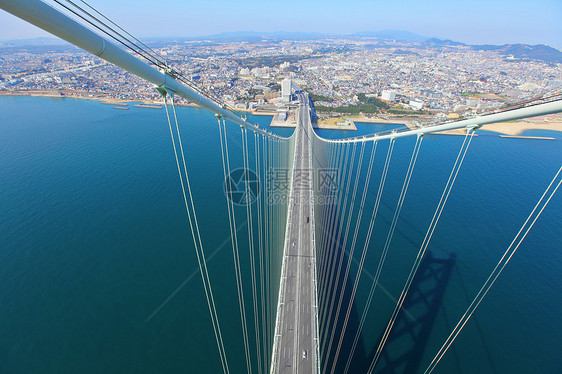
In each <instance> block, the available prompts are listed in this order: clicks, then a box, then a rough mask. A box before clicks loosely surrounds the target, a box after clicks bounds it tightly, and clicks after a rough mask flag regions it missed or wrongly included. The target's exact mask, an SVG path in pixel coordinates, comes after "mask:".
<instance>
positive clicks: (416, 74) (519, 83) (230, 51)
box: [0, 37, 562, 118]
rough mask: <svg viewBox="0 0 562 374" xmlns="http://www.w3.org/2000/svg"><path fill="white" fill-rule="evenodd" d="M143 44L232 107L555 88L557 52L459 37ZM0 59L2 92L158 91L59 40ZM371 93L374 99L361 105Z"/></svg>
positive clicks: (327, 107) (416, 109)
mask: <svg viewBox="0 0 562 374" xmlns="http://www.w3.org/2000/svg"><path fill="white" fill-rule="evenodd" d="M151 46H152V48H153V49H154V50H155V51H156V53H158V54H159V55H160V56H162V58H164V59H166V60H167V61H168V62H169V63H170V65H171V66H174V68H175V69H176V70H178V71H180V72H181V73H182V74H183V75H184V76H186V77H188V78H189V79H191V80H192V81H193V82H194V83H195V84H197V85H199V86H201V87H204V88H205V89H207V90H209V91H211V92H213V93H214V94H216V95H217V96H218V97H220V98H221V99H222V100H223V101H225V102H227V103H228V104H229V105H231V106H233V107H236V108H238V109H250V110H253V109H256V108H261V109H265V110H275V109H278V108H279V107H282V106H283V105H285V104H286V103H287V101H288V93H287V90H288V87H291V84H293V85H296V86H298V87H301V88H303V89H306V90H307V91H308V92H310V93H311V94H312V97H313V99H314V100H315V102H316V104H317V105H318V106H319V108H320V111H322V110H324V111H332V112H337V111H339V110H343V111H344V112H345V109H342V108H347V110H348V112H349V110H350V108H354V106H357V108H358V109H357V111H361V112H365V111H367V113H368V112H369V109H372V112H373V113H374V112H377V113H382V112H385V113H386V112H387V111H388V112H389V113H390V114H392V113H395V114H407V113H409V112H410V111H411V112H412V113H414V114H415V113H418V114H420V113H421V112H420V111H424V112H430V113H431V114H433V115H436V116H437V118H438V117H444V116H449V117H458V116H463V115H473V114H474V113H475V112H476V111H479V110H480V111H482V110H489V109H494V108H497V107H501V106H503V105H505V104H506V103H508V102H514V101H515V102H516V101H521V100H524V99H527V98H533V97H536V96H537V95H540V94H544V93H547V92H551V91H555V90H559V89H560V88H562V63H560V62H547V61H541V60H537V59H530V58H518V57H517V56H513V55H506V54H505V53H504V54H502V53H500V52H499V51H497V50H479V49H476V48H473V47H472V46H467V45H462V44H460V43H436V42H432V43H428V42H401V41H393V40H380V39H376V38H368V37H364V38H344V37H342V38H332V39H319V40H302V41H301V40H279V41H278V40H269V39H263V40H260V41H255V40H254V41H222V42H217V41H210V40H180V41H170V42H153V43H151ZM0 62H1V63H0V92H1V93H4V94H6V93H20V94H21V93H24V94H25V93H35V94H52V95H68V96H81V97H86V98H88V97H90V98H111V99H118V100H134V101H152V100H158V94H157V93H156V91H155V90H154V88H153V87H152V86H151V85H150V84H147V83H146V82H144V81H142V80H140V79H139V78H137V77H135V76H132V75H131V74H129V73H127V72H124V71H123V70H121V69H119V68H116V67H114V66H112V65H110V64H108V63H106V62H104V61H102V60H101V59H98V58H96V57H93V56H91V55H89V54H87V53H86V52H83V51H81V50H79V49H77V48H75V47H71V46H68V45H62V44H58V45H39V46H37V45H35V46H21V47H10V46H5V47H3V48H0ZM373 98H375V99H377V101H376V102H374V101H372V99H373ZM379 100H380V101H379ZM379 102H380V103H382V104H384V105H378V106H377V105H375V106H374V107H373V106H372V105H371V106H369V105H370V104H373V103H375V104H377V103H379ZM184 103H185V102H184ZM358 104H366V105H367V106H365V105H361V106H358Z"/></svg>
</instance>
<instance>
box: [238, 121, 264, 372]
mask: <svg viewBox="0 0 562 374" xmlns="http://www.w3.org/2000/svg"><path fill="white" fill-rule="evenodd" d="M240 133H241V135H242V158H243V164H244V182H245V183H244V189H245V191H244V196H245V205H246V219H247V221H248V249H249V256H250V278H251V285H252V305H253V308H254V309H253V310H254V333H255V337H256V355H257V363H258V373H261V372H262V367H261V365H262V361H261V342H260V329H259V314H258V300H257V299H258V296H257V287H256V266H255V265H256V264H255V261H256V257H255V253H254V224H253V216H252V196H251V194H252V191H251V189H250V180H249V177H248V174H249V168H250V166H249V162H248V153H249V147H248V132H247V130H246V128H244V127H242V126H241V127H240Z"/></svg>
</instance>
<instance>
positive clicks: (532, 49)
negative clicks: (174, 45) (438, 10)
mask: <svg viewBox="0 0 562 374" xmlns="http://www.w3.org/2000/svg"><path fill="white" fill-rule="evenodd" d="M327 38H353V39H357V38H377V39H381V40H396V41H401V42H414V43H422V45H425V46H427V47H459V46H467V47H470V48H472V49H474V50H477V51H495V52H498V53H500V54H502V55H504V56H513V57H514V58H515V59H532V60H539V61H545V62H548V63H557V62H558V63H562V52H561V51H559V50H557V49H555V48H552V47H549V46H547V45H544V44H537V45H528V44H504V45H490V44H483V45H470V44H465V43H461V42H457V41H454V40H450V39H439V38H429V37H425V36H422V35H419V34H416V33H413V32H410V31H403V30H382V31H363V32H356V33H353V34H349V35H338V34H327V33H316V32H287V31H276V32H259V31H235V32H222V33H219V34H214V35H208V36H200V37H191V38H189V37H181V38H177V37H168V38H144V39H145V40H146V39H148V41H147V42H148V43H149V44H150V45H151V46H152V47H154V48H158V47H160V46H164V45H165V44H166V43H168V42H170V41H172V40H175V41H186V40H189V41H199V42H200V43H207V44H209V43H211V44H214V43H228V42H248V43H258V42H263V41H271V42H277V41H281V40H322V39H327ZM47 46H56V47H57V49H60V48H69V47H71V45H70V44H68V43H67V42H65V41H63V40H61V39H57V38H48V37H42V38H34V39H17V40H0V48H5V49H4V50H9V49H10V48H16V49H20V48H24V47H33V49H34V50H36V52H39V51H43V50H44V49H45V48H47ZM373 47H375V48H377V45H373Z"/></svg>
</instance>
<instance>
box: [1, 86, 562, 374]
mask: <svg viewBox="0 0 562 374" xmlns="http://www.w3.org/2000/svg"><path fill="white" fill-rule="evenodd" d="M0 113H1V119H0V284H2V289H1V290H0V372H2V373H76V372H80V373H102V372H103V373H106V372H120V373H128V372H131V373H133V372H134V373H155V372H161V373H169V372H174V373H175V372H188V373H216V372H220V371H221V369H220V362H219V360H218V354H217V352H216V345H215V341H214V337H213V335H212V328H211V322H210V319H209V317H208V310H207V306H206V303H205V298H204V293H203V290H202V283H201V280H200V277H199V274H198V272H197V269H198V268H197V260H196V257H195V254H194V252H193V249H192V247H193V245H192V242H191V237H190V233H189V232H188V229H187V226H186V219H185V212H184V207H183V201H182V196H181V190H180V188H179V183H178V180H177V170H176V165H175V160H174V156H173V152H172V148H171V143H170V138H169V133H168V127H167V122H166V119H165V114H164V111H163V110H156V109H147V108H135V107H132V106H131V108H130V110H127V111H122V110H116V109H113V107H112V106H110V105H104V104H101V103H99V102H93V101H85V100H76V99H48V98H32V97H0ZM178 115H179V120H180V124H182V126H183V127H184V128H185V130H184V132H183V134H184V137H183V139H184V142H185V144H184V148H185V149H186V154H187V156H188V160H187V161H188V164H189V165H190V166H189V169H190V178H191V180H192V181H193V188H194V196H195V201H196V209H197V211H198V212H200V213H199V219H200V226H201V228H202V235H203V237H204V238H205V240H206V242H205V246H206V248H208V254H210V253H213V252H215V255H214V256H213V257H212V258H211V259H210V260H209V271H210V275H211V279H212V280H213V287H214V291H215V294H216V295H217V298H216V300H217V308H218V310H219V313H220V319H221V324H223V326H224V329H225V334H224V338H225V345H226V347H227V355H228V359H229V363H230V364H231V367H232V369H231V370H232V371H231V372H242V370H243V368H244V362H243V360H244V358H243V356H244V354H243V347H242V343H241V338H240V336H241V331H240V327H239V326H240V323H239V315H238V314H237V299H236V288H235V278H234V272H233V270H232V266H233V265H232V253H231V249H230V247H229V245H224V244H223V243H224V242H225V240H226V239H227V238H228V236H229V229H228V219H227V217H226V205H225V203H224V195H223V192H222V183H223V175H222V169H221V161H220V148H219V146H220V145H219V143H218V136H217V135H218V128H217V124H216V119H215V117H214V116H213V115H212V114H210V113H208V112H206V111H204V110H200V109H195V108H178ZM251 119H252V121H255V122H259V123H260V124H261V125H262V126H267V123H268V122H269V118H268V117H252V118H251ZM362 126H364V127H361V129H360V132H361V133H368V132H372V131H370V129H375V128H376V129H375V130H374V131H378V130H379V128H378V127H376V126H375V125H368V124H365V125H362ZM369 126H373V127H369ZM379 126H380V125H379ZM234 127H236V126H234ZM274 131H277V130H274ZM280 131H285V132H284V133H283V135H288V134H290V130H286V129H281V130H280ZM321 135H323V136H330V137H336V136H354V135H356V133H354V134H341V133H336V132H332V133H330V134H329V135H328V133H327V132H326V133H324V132H321ZM528 135H539V136H554V137H556V138H557V139H556V140H527V139H505V138H499V137H497V136H493V134H489V133H482V134H481V136H478V137H475V138H474V140H473V144H472V145H471V148H470V150H469V153H468V155H467V158H466V160H465V164H464V166H463V169H462V170H461V173H460V174H459V177H458V179H457V181H456V185H455V189H454V190H453V193H452V194H451V197H450V199H449V201H448V204H447V207H446V209H445V211H444V213H443V216H442V218H441V221H440V224H439V226H438V228H437V230H436V232H435V235H434V237H433V239H432V243H431V245H430V247H429V250H430V251H431V254H432V256H433V258H435V259H447V258H451V256H453V257H454V262H452V263H451V262H450V263H446V266H444V267H446V268H447V269H446V270H447V271H448V272H449V273H448V274H449V275H448V277H447V278H446V282H444V283H442V284H440V285H439V287H437V286H433V289H430V290H429V291H432V290H433V291H435V290H436V289H439V291H440V292H441V293H442V295H441V297H442V301H441V303H440V304H439V305H438V307H436V308H435V310H434V313H433V314H432V317H433V321H432V322H431V323H429V322H428V323H426V324H425V325H424V326H430V327H431V329H430V331H429V332H428V333H427V336H426V337H425V339H424V340H423V342H424V344H423V347H422V348H420V347H417V348H416V349H413V350H412V351H415V352H417V353H418V354H419V355H421V357H420V358H419V361H420V363H419V365H418V366H417V367H416V370H415V371H418V372H419V371H421V372H423V370H424V369H425V367H426V366H427V364H428V363H429V361H431V358H432V357H433V355H434V354H435V353H436V352H437V350H438V349H439V347H440V346H441V344H442V343H443V341H444V340H445V338H446V337H447V335H448V333H449V332H450V331H451V329H452V328H453V327H454V325H455V324H456V321H457V320H458V319H459V318H460V316H461V315H462V313H463V312H464V310H465V309H466V307H467V306H468V304H469V303H470V300H471V299H472V297H473V296H474V295H475V294H476V292H477V291H478V289H479V287H480V286H481V284H482V283H483V282H484V280H485V279H486V277H487V275H488V274H489V273H490V271H491V270H492V269H493V267H494V265H495V264H496V262H497V261H498V260H499V258H500V257H501V255H502V253H503V251H504V250H505V249H506V248H507V246H508V245H509V243H510V242H511V240H512V239H513V237H514V236H515V234H516V233H517V231H518V230H519V228H520V226H521V225H522V223H523V222H524V220H525V218H526V216H527V214H528V213H529V212H530V211H531V209H532V208H533V206H534V204H535V203H536V201H537V200H538V198H539V197H540V195H541V194H542V192H543V191H544V189H545V188H546V186H547V185H548V183H549V182H550V179H551V178H552V177H553V176H554V174H555V173H556V171H557V170H558V168H559V167H560V165H561V164H562V143H561V141H562V140H561V139H560V135H559V134H558V133H550V132H545V131H541V132H540V133H532V134H531V133H529V134H528ZM461 142H462V137H457V136H438V135H436V136H427V137H425V139H424V140H423V143H422V149H421V152H420V156H419V157H420V158H419V160H418V164H417V166H416V169H415V171H414V175H413V177H412V184H411V186H410V190H409V192H408V195H407V198H406V201H405V204H404V208H403V211H402V215H401V219H400V221H399V223H398V227H397V234H396V237H395V239H394V241H393V245H392V247H391V248H390V255H389V259H388V263H387V265H386V268H385V270H386V271H385V273H384V274H383V275H382V278H381V284H382V285H383V286H384V288H385V290H386V291H387V293H385V292H383V291H382V290H378V291H377V293H376V294H375V300H376V301H377V303H376V307H371V311H370V314H369V324H368V326H366V331H365V334H364V337H363V339H362V341H363V346H364V350H365V351H366V352H369V351H371V350H372V348H373V346H374V344H375V343H376V340H377V338H378V336H379V334H380V331H381V329H382V328H384V325H385V324H386V321H387V317H385V316H388V314H389V313H390V312H391V311H392V308H393V306H394V304H393V301H392V299H391V298H390V297H389V296H388V294H390V295H394V297H396V296H397V295H399V293H400V290H401V288H402V285H403V282H404V279H405V275H406V274H407V272H408V271H409V267H410V266H411V263H412V261H413V258H414V257H415V253H416V251H417V246H418V245H419V243H420V242H421V240H422V239H423V234H424V233H425V230H426V229H427V225H428V223H429V220H430V219H431V214H432V213H433V209H434V207H435V205H436V203H437V201H438V199H439V196H440V194H441V191H442V188H443V186H444V184H445V182H446V179H447V177H448V173H449V171H450V167H451V166H452V162H453V161H454V158H455V157H456V154H457V151H458V148H459V146H460V143H461ZM231 144H232V147H236V141H235V139H233V141H232V142H231ZM412 145H413V139H410V140H405V141H401V142H397V145H396V150H395V156H394V159H393V163H392V164H391V171H389V180H388V182H387V187H386V191H388V192H386V193H387V195H385V198H384V200H383V205H382V207H381V219H380V220H379V221H378V222H377V226H376V228H375V235H374V242H375V244H376V245H375V248H378V247H380V244H381V242H382V243H384V239H385V232H384V230H385V225H387V224H388V222H389V220H390V219H391V218H392V214H393V209H394V204H395V201H394V199H395V198H396V195H397V193H398V192H399V190H400V188H401V183H402V181H403V177H404V175H403V172H404V171H405V166H406V165H407V162H408V161H409V156H410V152H411V147H412ZM383 148H384V147H382V146H381V149H380V150H378V151H377V152H381V153H380V154H382V152H383V151H384V149H383ZM376 160H377V163H376V164H375V168H374V170H373V175H378V174H377V173H380V168H381V166H382V162H381V158H380V157H377V158H376ZM561 222H562V194H561V193H558V194H557V195H556V196H555V197H554V198H553V199H552V201H551V203H550V205H549V207H548V208H547V209H546V210H545V211H544V213H543V216H542V217H541V218H540V220H539V221H538V222H537V224H536V225H535V227H534V229H533V230H532V231H531V233H530V234H529V235H528V237H527V239H526V241H525V242H524V244H523V245H522V246H521V248H520V249H519V251H518V252H517V254H516V255H515V256H514V257H513V259H512V261H511V262H510V264H509V265H508V267H507V268H506V269H505V271H504V273H503V274H502V276H501V277H500V279H499V280H498V282H497V284H496V285H495V287H494V288H493V289H492V291H491V292H490V294H489V295H488V297H487V298H486V299H485V301H484V302H483V303H482V305H481V307H480V308H479V310H478V311H477V312H476V314H475V315H474V317H473V319H472V320H471V321H470V322H469V323H468V324H467V326H466V328H465V329H464V330H463V332H462V333H461V335H459V338H458V339H457V341H456V342H455V344H454V345H453V347H452V348H451V350H450V351H449V352H448V353H447V355H445V357H444V359H443V361H442V363H441V364H440V366H438V369H437V370H436V372H439V373H451V372H458V373H475V372H479V373H510V372H518V373H558V372H561V371H562V358H561V357H560V355H559V349H560V347H561V346H562V334H561V332H562V278H561V277H560V272H561V270H562V255H561V250H562V228H561ZM361 224H365V223H361ZM377 246H378V247H377ZM357 256H358V254H356V255H355V256H354V257H357ZM378 258H379V253H378V252H377V251H376V250H373V251H372V253H370V254H369V256H368V258H367V261H366V265H365V268H366V269H367V270H368V271H369V272H370V273H373V272H374V269H376V265H377V261H378ZM441 265H442V263H441V262H439V261H435V262H434V264H433V266H434V267H433V268H432V267H431V264H430V265H428V269H430V270H431V269H433V270H434V271H436V272H438V271H442V268H441V267H440V266H441ZM369 281H370V279H369V277H368V276H367V275H365V276H362V278H361V283H360V286H359V287H360V288H359V292H358V295H359V296H358V300H357V308H358V309H362V308H363V304H362V303H364V299H365V293H366V292H367V290H368V287H369ZM182 285H183V286H182ZM422 289H423V287H421V288H420V290H422ZM176 290H177V292H175V291H176ZM174 292H175V293H174ZM428 294H430V293H428ZM168 297H170V298H169V301H168V302H167V303H165V304H163V303H164V301H166V300H167V298H168ZM421 299H423V297H421ZM407 307H408V308H409V310H410V311H411V313H412V315H414V316H415V315H416V313H418V312H419V313H420V315H425V314H424V313H425V312H426V311H427V310H429V309H431V308H429V307H428V306H427V305H426V306H424V303H423V302H420V303H418V304H416V303H412V304H411V305H408V306H407ZM401 341H402V340H401V337H400V336H398V337H396V338H395V342H396V343H397V344H398V343H400V342H401ZM393 349H394V350H393ZM396 352H397V351H396V350H395V348H393V347H390V349H389V355H390V356H392V354H394V353H396ZM397 367H398V366H397ZM388 368H389V369H388V370H389V371H392V370H391V369H392V368H393V367H392V366H391V365H388ZM402 369H403V368H402ZM395 372H400V371H399V370H398V369H396V370H395Z"/></svg>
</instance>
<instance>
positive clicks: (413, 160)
mask: <svg viewBox="0 0 562 374" xmlns="http://www.w3.org/2000/svg"><path fill="white" fill-rule="evenodd" d="M422 140H423V136H418V137H417V139H416V144H415V145H414V151H413V152H412V158H411V159H410V164H409V165H408V171H407V172H406V177H405V180H404V184H403V185H402V191H400V197H399V198H398V203H397V205H396V210H395V211H394V216H393V217H392V222H391V224H390V228H389V230H388V235H387V237H386V242H385V244H384V248H383V254H382V256H381V263H379V268H380V269H381V270H382V266H384V261H385V259H386V255H387V253H388V249H389V248H390V243H391V242H392V237H393V236H394V231H395V229H396V224H397V223H398V218H399V217H400V212H401V211H402V206H403V205H404V199H405V198H406V193H407V192H408V186H409V185H410V180H411V178H412V173H413V171H414V167H415V166H416V161H417V159H418V154H419V152H420V147H421V142H422ZM377 271H378V273H379V274H380V271H379V269H377ZM377 358H378V357H377V356H375V358H374V359H373V362H372V363H371V366H370V368H369V370H368V373H371V372H372V371H373V368H374V364H375V360H376V359H377Z"/></svg>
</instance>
